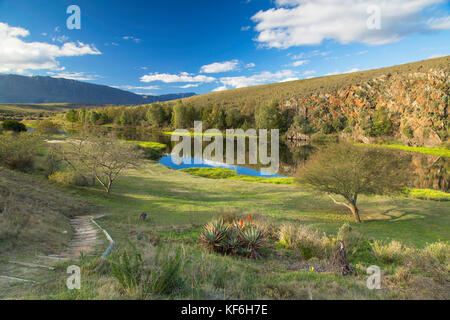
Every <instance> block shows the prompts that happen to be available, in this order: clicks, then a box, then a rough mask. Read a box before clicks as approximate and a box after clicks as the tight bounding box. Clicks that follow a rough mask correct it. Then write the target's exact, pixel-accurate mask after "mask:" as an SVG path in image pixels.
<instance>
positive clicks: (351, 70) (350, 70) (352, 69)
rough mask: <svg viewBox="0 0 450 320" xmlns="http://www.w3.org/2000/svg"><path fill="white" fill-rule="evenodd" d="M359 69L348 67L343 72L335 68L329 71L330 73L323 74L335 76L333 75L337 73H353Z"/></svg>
mask: <svg viewBox="0 0 450 320" xmlns="http://www.w3.org/2000/svg"><path fill="white" fill-rule="evenodd" d="M359 71H361V70H359V69H358V68H351V69H349V70H347V71H344V72H340V71H339V70H336V71H334V72H330V73H327V74H325V76H335V75H338V74H345V73H353V72H359Z"/></svg>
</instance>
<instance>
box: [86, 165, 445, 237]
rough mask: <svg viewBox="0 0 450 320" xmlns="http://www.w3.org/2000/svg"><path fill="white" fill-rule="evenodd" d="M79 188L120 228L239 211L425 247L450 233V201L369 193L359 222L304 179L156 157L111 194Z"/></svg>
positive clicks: (185, 222)
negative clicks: (142, 218) (143, 217)
mask: <svg viewBox="0 0 450 320" xmlns="http://www.w3.org/2000/svg"><path fill="white" fill-rule="evenodd" d="M78 194H79V195H80V196H81V197H82V198H85V199H86V200H89V201H93V202H96V203H97V204H99V205H101V206H103V207H104V208H106V209H105V212H107V214H108V216H107V217H106V218H105V222H106V223H107V225H108V227H109V228H111V229H112V232H113V234H114V232H115V231H118V230H117V229H123V228H125V227H126V226H127V225H130V227H132V226H136V225H137V224H138V219H137V217H138V214H139V213H141V212H143V211H145V212H147V213H148V214H149V217H150V219H149V221H150V222H149V223H150V224H151V225H153V226H157V227H158V228H162V229H163V228H171V227H176V226H192V225H196V226H197V225H201V224H203V223H205V222H207V221H209V220H211V219H212V218H214V217H218V216H219V215H221V214H223V213H226V212H230V211H232V212H235V213H238V214H241V215H243V216H246V215H248V214H252V215H258V216H262V217H266V218H268V219H271V220H273V221H274V223H281V222H293V223H306V224H311V225H314V226H315V227H318V228H319V229H321V230H323V231H326V232H330V233H336V232H337V229H338V228H339V227H340V226H341V225H342V224H343V223H345V222H350V223H351V224H352V225H353V226H354V227H355V229H356V230H358V231H360V232H361V233H363V234H364V235H366V236H368V237H372V238H374V239H394V240H400V241H403V242H405V243H410V244H411V243H412V244H415V245H417V246H423V245H425V243H426V242H433V241H437V240H446V241H447V240H450V231H449V228H448V226H449V222H450V221H449V220H450V218H449V215H448V212H449V209H450V202H437V201H425V200H418V199H410V198H405V197H393V198H391V197H381V196H375V197H361V200H360V202H359V206H360V209H361V217H362V220H363V223H362V224H360V225H357V224H354V223H353V219H352V217H351V216H350V214H349V213H348V212H347V210H346V209H345V208H341V207H339V206H336V205H334V204H333V203H332V202H331V200H329V198H327V197H325V196H323V195H320V194H312V193H311V192H310V191H307V190H302V189H301V188H299V187H298V186H294V185H277V184H266V183H255V182H246V181H236V180H231V179H219V180H217V179H208V178H203V177H198V176H193V175H190V174H188V173H184V172H180V171H175V170H172V169H168V168H166V167H164V166H162V165H160V164H157V163H150V162H149V163H148V164H147V165H146V166H144V167H143V168H141V169H139V170H133V171H130V172H128V174H127V175H126V176H123V177H121V178H120V179H119V180H118V181H117V183H116V184H115V185H114V186H113V190H112V194H111V195H105V194H104V193H103V192H102V190H101V189H100V188H91V189H82V188H80V189H78ZM115 229H116V230H115Z"/></svg>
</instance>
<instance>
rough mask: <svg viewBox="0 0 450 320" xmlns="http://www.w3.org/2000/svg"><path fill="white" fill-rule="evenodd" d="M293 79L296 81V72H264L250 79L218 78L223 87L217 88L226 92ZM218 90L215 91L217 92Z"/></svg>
mask: <svg viewBox="0 0 450 320" xmlns="http://www.w3.org/2000/svg"><path fill="white" fill-rule="evenodd" d="M293 79H294V80H297V78H296V72H294V71H292V70H282V71H278V72H275V73H272V72H268V71H264V72H261V73H258V74H255V75H252V76H250V77H245V76H239V77H223V78H220V82H221V83H222V84H223V86H221V87H219V88H220V90H226V89H227V88H243V87H248V86H256V85H260V84H266V83H273V82H283V81H290V80H293ZM219 88H217V89H215V90H217V91H218V90H219Z"/></svg>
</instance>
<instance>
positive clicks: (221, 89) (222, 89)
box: [212, 86, 228, 92]
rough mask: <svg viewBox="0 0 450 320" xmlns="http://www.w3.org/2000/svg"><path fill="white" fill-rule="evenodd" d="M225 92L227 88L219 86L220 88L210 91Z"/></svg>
mask: <svg viewBox="0 0 450 320" xmlns="http://www.w3.org/2000/svg"><path fill="white" fill-rule="evenodd" d="M225 90H228V88H227V86H220V87H218V88H215V89H214V90H212V92H219V91H225Z"/></svg>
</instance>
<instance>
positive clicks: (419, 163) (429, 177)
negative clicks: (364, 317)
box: [117, 130, 450, 192]
mask: <svg viewBox="0 0 450 320" xmlns="http://www.w3.org/2000/svg"><path fill="white" fill-rule="evenodd" d="M117 135H118V136H119V138H121V139H126V140H137V141H152V142H159V143H163V144H165V145H166V146H167V147H166V149H165V150H164V151H165V153H167V154H170V152H171V151H172V148H173V147H174V146H175V145H176V144H177V142H172V141H171V139H170V136H169V135H166V134H162V133H161V132H149V131H139V130H122V131H118V132H117ZM208 144H209V142H205V143H204V147H205V146H207V145H208ZM247 146H248V143H247ZM318 148H320V145H311V144H308V143H305V142H292V141H286V140H284V139H280V168H279V172H278V175H275V176H274V177H280V176H293V175H294V174H295V172H296V170H297V168H299V167H301V166H303V165H304V164H305V163H306V161H307V160H308V159H309V157H310V156H311V154H313V153H314V152H315V151H316V150H318ZM247 152H248V150H247ZM392 152H401V151H397V150H392ZM192 154H194V153H192ZM409 155H410V156H411V164H412V165H411V170H412V172H411V174H414V177H415V178H414V181H413V182H412V183H413V185H411V186H412V187H416V188H430V189H436V190H441V191H445V192H449V187H450V185H449V184H450V160H449V158H443V157H438V156H431V155H424V154H419V153H409ZM160 162H161V163H162V164H163V165H165V166H167V167H170V168H173V169H181V168H192V167H220V168H230V169H232V170H235V171H237V173H238V174H244V175H251V176H262V173H261V171H260V169H261V168H263V167H266V166H261V165H239V166H229V165H227V164H224V163H218V162H214V161H211V160H205V161H204V162H203V163H201V164H194V163H193V161H192V164H189V163H188V160H187V159H185V160H184V161H183V163H182V164H180V165H179V166H177V165H175V164H174V163H173V162H172V161H171V158H170V156H165V157H163V158H162V159H161V160H160Z"/></svg>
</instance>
